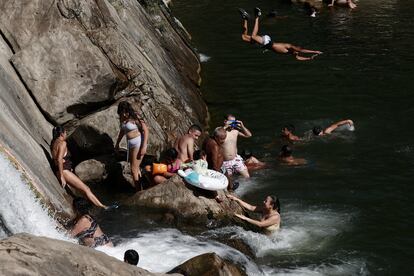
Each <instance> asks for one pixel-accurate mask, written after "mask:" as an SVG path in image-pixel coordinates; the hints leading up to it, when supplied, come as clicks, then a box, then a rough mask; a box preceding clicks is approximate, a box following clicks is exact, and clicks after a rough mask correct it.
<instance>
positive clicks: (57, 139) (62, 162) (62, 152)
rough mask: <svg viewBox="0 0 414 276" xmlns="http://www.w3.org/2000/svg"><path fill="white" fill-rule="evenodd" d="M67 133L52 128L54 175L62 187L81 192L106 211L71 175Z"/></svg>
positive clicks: (59, 128)
mask: <svg viewBox="0 0 414 276" xmlns="http://www.w3.org/2000/svg"><path fill="white" fill-rule="evenodd" d="M66 137H67V133H66V130H65V128H63V127H62V126H57V127H54V128H53V139H52V141H51V142H50V149H51V152H52V158H53V161H54V162H55V173H56V176H57V178H58V180H59V181H60V184H62V186H63V187H65V186H66V184H69V185H70V186H71V187H73V188H75V189H77V190H79V191H81V192H83V193H84V194H85V196H86V197H87V198H88V199H89V200H90V201H91V202H92V203H93V204H94V205H96V206H98V207H101V208H104V209H107V208H108V207H107V206H105V205H103V204H102V203H101V202H100V201H99V199H98V198H97V197H96V196H95V195H94V194H93V193H92V191H91V189H90V188H89V187H88V186H87V185H86V184H85V183H83V182H82V180H80V179H79V177H77V175H76V174H74V173H73V169H72V162H71V160H70V152H69V150H68V147H67V144H66Z"/></svg>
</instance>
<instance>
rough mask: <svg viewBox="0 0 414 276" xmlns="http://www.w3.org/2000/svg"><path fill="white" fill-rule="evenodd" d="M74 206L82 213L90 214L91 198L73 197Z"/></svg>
mask: <svg viewBox="0 0 414 276" xmlns="http://www.w3.org/2000/svg"><path fill="white" fill-rule="evenodd" d="M73 208H74V209H75V210H76V211H77V212H78V213H79V214H80V215H81V216H83V215H89V210H90V209H91V208H92V204H91V202H90V201H89V200H87V199H84V198H83V197H76V198H74V199H73Z"/></svg>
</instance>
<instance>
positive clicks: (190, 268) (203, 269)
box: [168, 253, 246, 276]
mask: <svg viewBox="0 0 414 276" xmlns="http://www.w3.org/2000/svg"><path fill="white" fill-rule="evenodd" d="M168 273H181V274H183V275H185V276H209V275H215V276H242V275H246V273H244V272H243V271H241V270H240V269H239V268H238V267H237V266H235V265H234V264H232V263H230V262H228V261H226V260H223V259H222V258H220V257H219V256H218V255H217V254H215V253H206V254H202V255H199V256H196V257H194V258H191V259H190V260H188V261H186V262H184V263H182V264H180V265H179V266H177V267H175V268H173V269H172V270H171V271H170V272H168Z"/></svg>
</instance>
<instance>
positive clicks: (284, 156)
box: [279, 145, 307, 166]
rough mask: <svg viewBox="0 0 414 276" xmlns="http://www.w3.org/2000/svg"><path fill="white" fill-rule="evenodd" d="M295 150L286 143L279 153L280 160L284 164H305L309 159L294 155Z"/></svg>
mask: <svg viewBox="0 0 414 276" xmlns="http://www.w3.org/2000/svg"><path fill="white" fill-rule="evenodd" d="M292 153H293V150H292V148H291V147H289V146H288V145H284V146H283V147H282V149H281V150H280V153H279V160H280V162H282V164H285V165H289V166H300V165H305V164H306V163H307V161H306V160H305V159H303V158H294V157H293V156H292Z"/></svg>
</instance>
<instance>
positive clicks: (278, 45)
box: [239, 7, 322, 61]
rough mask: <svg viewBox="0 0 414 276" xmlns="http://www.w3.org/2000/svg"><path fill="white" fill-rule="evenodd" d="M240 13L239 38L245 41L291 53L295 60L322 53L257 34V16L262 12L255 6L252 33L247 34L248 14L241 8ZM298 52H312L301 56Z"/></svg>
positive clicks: (274, 50) (276, 50)
mask: <svg viewBox="0 0 414 276" xmlns="http://www.w3.org/2000/svg"><path fill="white" fill-rule="evenodd" d="M239 12H240V15H241V17H242V20H243V22H242V35H241V38H242V40H243V41H245V42H247V43H257V44H259V45H262V47H263V49H265V50H271V51H273V52H275V53H279V54H291V55H293V56H294V57H295V58H296V59H297V60H300V61H306V60H312V59H314V58H315V57H316V56H318V55H320V54H322V52H321V51H316V50H308V49H304V48H301V47H299V46H295V45H293V44H290V43H283V42H273V40H272V39H271V38H270V36H268V35H264V36H260V35H258V32H259V17H260V16H261V14H262V12H261V10H260V9H259V8H257V7H256V8H255V10H254V12H255V17H256V18H255V23H254V27H253V32H252V35H248V19H249V18H250V15H249V14H248V13H247V12H246V11H245V10H243V9H239ZM300 54H312V55H311V56H309V57H305V56H302V55H300Z"/></svg>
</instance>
